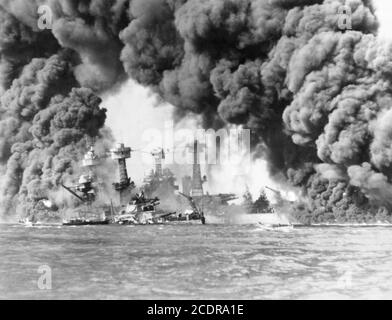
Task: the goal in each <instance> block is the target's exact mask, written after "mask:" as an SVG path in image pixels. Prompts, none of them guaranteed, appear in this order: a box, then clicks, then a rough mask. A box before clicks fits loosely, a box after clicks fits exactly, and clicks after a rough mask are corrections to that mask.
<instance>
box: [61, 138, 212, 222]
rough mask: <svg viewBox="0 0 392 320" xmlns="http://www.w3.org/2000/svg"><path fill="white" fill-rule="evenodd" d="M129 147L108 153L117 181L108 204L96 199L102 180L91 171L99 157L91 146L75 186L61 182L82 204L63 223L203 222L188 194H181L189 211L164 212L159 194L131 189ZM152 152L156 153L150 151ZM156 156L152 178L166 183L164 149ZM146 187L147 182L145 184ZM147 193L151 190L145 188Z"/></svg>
mask: <svg viewBox="0 0 392 320" xmlns="http://www.w3.org/2000/svg"><path fill="white" fill-rule="evenodd" d="M131 152H132V149H131V148H129V147H125V145H124V144H122V143H119V144H118V145H117V146H116V148H114V149H111V150H110V152H109V153H108V157H110V158H111V159H112V160H113V161H115V162H117V167H118V175H119V181H118V182H114V183H113V189H114V191H115V194H116V196H117V197H116V199H111V200H110V203H108V204H104V205H102V204H101V203H99V202H97V201H96V199H97V194H98V193H99V192H102V188H101V187H100V185H101V184H102V183H101V182H99V181H97V178H96V175H95V173H94V172H96V170H98V168H97V167H98V166H99V165H100V159H99V157H98V156H97V155H96V154H95V151H94V148H93V147H91V148H90V150H89V151H88V152H87V154H86V155H85V157H84V159H83V163H82V166H83V168H84V169H85V171H86V172H84V173H83V174H82V175H81V176H80V178H79V181H78V183H77V184H76V185H75V186H72V187H69V186H65V185H64V184H62V187H63V188H64V189H65V190H67V191H68V192H69V193H70V194H71V195H72V196H74V197H75V198H77V199H78V200H79V201H80V202H81V205H80V207H79V208H78V209H75V210H73V211H74V214H76V217H73V218H71V219H67V220H64V221H63V225H100V224H109V223H114V224H141V225H145V224H158V223H170V222H185V221H186V222H188V221H200V222H201V223H203V224H204V223H205V218H204V214H203V212H202V210H201V209H200V207H198V205H197V204H196V203H195V202H194V201H193V199H192V198H191V197H187V196H186V195H184V197H185V198H186V199H187V200H188V201H189V204H190V207H191V208H192V210H191V212H189V213H180V214H178V213H177V212H176V211H167V210H162V209H159V208H158V206H159V205H160V199H159V198H158V197H156V196H155V197H147V196H146V194H145V192H144V190H143V189H141V191H140V192H136V193H135V192H133V190H134V189H136V185H135V183H134V182H133V181H132V180H131V178H130V177H129V176H128V170H127V165H126V160H127V159H129V158H131ZM153 155H156V154H154V153H153ZM156 156H157V158H156V159H157V165H156V172H155V175H154V176H155V177H156V178H158V179H159V181H160V182H161V183H164V182H166V179H165V177H164V176H163V174H162V166H161V163H160V162H161V160H162V157H164V156H163V152H162V153H159V156H158V155H156ZM145 186H146V187H147V185H145ZM147 190H148V193H149V195H151V194H152V193H153V191H154V190H152V189H151V188H150V189H148V188H147Z"/></svg>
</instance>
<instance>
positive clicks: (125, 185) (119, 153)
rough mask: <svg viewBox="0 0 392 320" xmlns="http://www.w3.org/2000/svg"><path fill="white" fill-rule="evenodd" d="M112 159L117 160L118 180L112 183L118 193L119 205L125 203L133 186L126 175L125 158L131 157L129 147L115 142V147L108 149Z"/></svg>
mask: <svg viewBox="0 0 392 320" xmlns="http://www.w3.org/2000/svg"><path fill="white" fill-rule="evenodd" d="M110 154H111V157H112V159H113V160H116V161H117V162H118V169H119V178H120V179H119V182H116V183H113V186H114V189H115V190H116V191H117V192H118V193H119V201H120V205H126V204H127V203H128V202H129V200H130V196H131V190H132V189H133V188H134V187H135V185H134V183H133V182H132V181H131V179H130V178H129V177H128V172H127V164H126V160H127V159H129V158H131V148H129V147H125V146H124V144H123V143H119V144H117V147H116V148H115V149H112V150H110Z"/></svg>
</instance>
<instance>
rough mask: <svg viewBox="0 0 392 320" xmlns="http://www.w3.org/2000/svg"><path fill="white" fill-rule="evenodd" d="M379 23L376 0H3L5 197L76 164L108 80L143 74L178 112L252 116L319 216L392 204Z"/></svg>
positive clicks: (391, 146)
mask: <svg viewBox="0 0 392 320" xmlns="http://www.w3.org/2000/svg"><path fill="white" fill-rule="evenodd" d="M42 4H48V5H50V6H51V8H52V10H53V13H54V23H53V27H52V29H51V30H46V31H41V30H38V29H37V18H38V16H37V7H38V5H42ZM344 4H346V5H349V6H350V8H351V11H352V15H351V19H352V30H341V29H340V28H339V19H340V18H341V17H340V16H339V15H338V13H339V12H341V7H342V5H344ZM377 29H378V22H377V19H376V17H375V14H374V8H373V5H372V2H371V1H370V0H351V1H344V0H241V1H240V0H130V1H126V0H85V1H83V0H80V1H72V0H63V1H62V0H51V1H49V0H48V1H44V0H41V1H39V0H36V1H31V0H12V1H11V0H0V34H1V37H0V58H1V65H0V70H1V73H0V74H1V76H0V80H1V84H2V86H3V94H2V98H1V103H0V132H1V136H2V137H4V139H2V141H1V144H0V161H1V166H2V167H1V170H2V174H4V177H5V178H3V188H2V190H3V191H2V194H3V197H4V198H5V199H6V200H7V201H12V200H14V201H15V199H19V197H20V196H22V197H29V196H32V195H33V194H34V193H35V192H37V190H45V188H51V187H54V186H55V185H56V183H58V180H59V179H61V178H62V177H63V176H64V175H65V174H71V172H72V170H71V168H72V163H74V161H75V160H74V159H75V157H76V155H77V154H78V153H80V149H82V144H83V142H82V141H83V139H84V137H85V136H92V137H94V136H102V134H101V133H100V129H102V128H103V125H104V119H105V111H104V110H103V109H100V107H99V99H98V98H97V97H96V96H95V94H99V92H100V91H102V90H108V89H110V88H112V87H113V86H115V85H116V84H117V83H119V82H120V81H121V80H123V79H125V78H126V77H131V78H133V79H135V80H136V81H138V82H139V83H140V84H142V85H145V86H148V87H150V88H152V90H153V91H154V92H156V93H157V94H158V95H159V96H160V97H161V98H162V100H164V101H167V102H170V103H171V104H173V105H174V106H175V107H176V116H177V117H182V116H184V115H185V114H188V113H195V114H200V115H202V117H203V120H204V121H203V122H204V123H203V125H204V126H206V127H214V128H219V127H223V126H225V125H226V124H228V123H233V124H238V125H243V126H244V127H246V128H250V129H252V132H253V135H252V137H253V143H254V145H257V146H258V149H259V150H260V152H261V155H262V156H263V157H266V158H267V159H268V160H269V164H270V169H271V172H272V174H273V175H274V176H275V177H276V179H279V180H281V181H289V182H290V183H291V184H292V185H294V186H296V187H300V188H302V190H303V192H304V195H306V196H307V197H308V199H309V200H310V201H309V203H308V208H306V210H305V211H310V212H314V216H320V217H326V216H327V217H328V215H331V214H332V215H333V216H335V217H336V216H339V217H341V216H344V215H345V212H348V213H349V214H351V213H353V212H354V213H355V214H357V213H361V211H366V212H377V210H378V208H382V209H380V212H382V213H383V214H384V213H385V212H391V210H392V201H391V200H390V199H391V197H390V195H389V193H390V191H389V190H392V186H391V185H390V179H391V178H392V165H391V164H392V143H391V142H392V141H391V140H392V138H391V137H392V129H391V127H390V125H389V124H390V119H391V120H392V108H391V106H392V89H391V84H390V79H391V76H392V67H391V66H392V63H391V60H392V59H391V57H392V56H391V54H392V50H391V47H390V46H387V45H385V44H381V43H379V42H378V40H377ZM86 88H88V89H86ZM71 158H72V159H71ZM56 168H57V169H56ZM56 170H57V171H56ZM54 172H57V173H58V174H55V173H54ZM16 196H17V198H15V197H16ZM320 219H322V218H320Z"/></svg>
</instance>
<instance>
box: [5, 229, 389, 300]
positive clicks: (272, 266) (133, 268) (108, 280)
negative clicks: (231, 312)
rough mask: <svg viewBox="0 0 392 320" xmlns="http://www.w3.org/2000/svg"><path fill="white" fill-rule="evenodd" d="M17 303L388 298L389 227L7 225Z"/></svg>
mask: <svg viewBox="0 0 392 320" xmlns="http://www.w3.org/2000/svg"><path fill="white" fill-rule="evenodd" d="M44 275H45V276H50V281H49V280H46V282H45V284H46V286H44V287H42V285H40V281H42V278H41V277H42V276H44ZM40 279H41V280H40ZM46 279H48V278H46ZM48 281H49V282H48ZM48 284H49V285H48ZM11 298H12V299H314V298H316V299H317V298H321V299H324V298H326V299H330V298H336V299H362V298H364V299H373V298H386V299H390V298H392V228H388V227H374V228H368V227H352V228H350V227H344V228H335V227H331V228H298V229H285V228H282V229H276V230H265V229H264V228H261V227H260V226H257V225H205V226H203V225H177V226H167V225H166V226H163V225H153V226H151V225H150V226H114V225H108V226H85V227H65V226H41V227H26V226H23V225H10V224H2V225H0V299H11Z"/></svg>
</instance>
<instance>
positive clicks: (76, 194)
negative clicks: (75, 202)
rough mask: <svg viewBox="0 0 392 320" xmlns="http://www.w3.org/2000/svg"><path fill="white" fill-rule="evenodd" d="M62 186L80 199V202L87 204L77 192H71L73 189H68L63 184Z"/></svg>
mask: <svg viewBox="0 0 392 320" xmlns="http://www.w3.org/2000/svg"><path fill="white" fill-rule="evenodd" d="M61 186H62V187H63V188H64V189H65V190H67V191H68V192H69V193H71V194H72V195H74V196H75V197H76V198H78V199H79V200H80V201H83V202H85V201H84V199H83V198H82V197H81V196H79V195H78V194H77V193H76V192H74V191H73V190H71V188H68V187H66V186H65V185H63V184H61Z"/></svg>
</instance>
